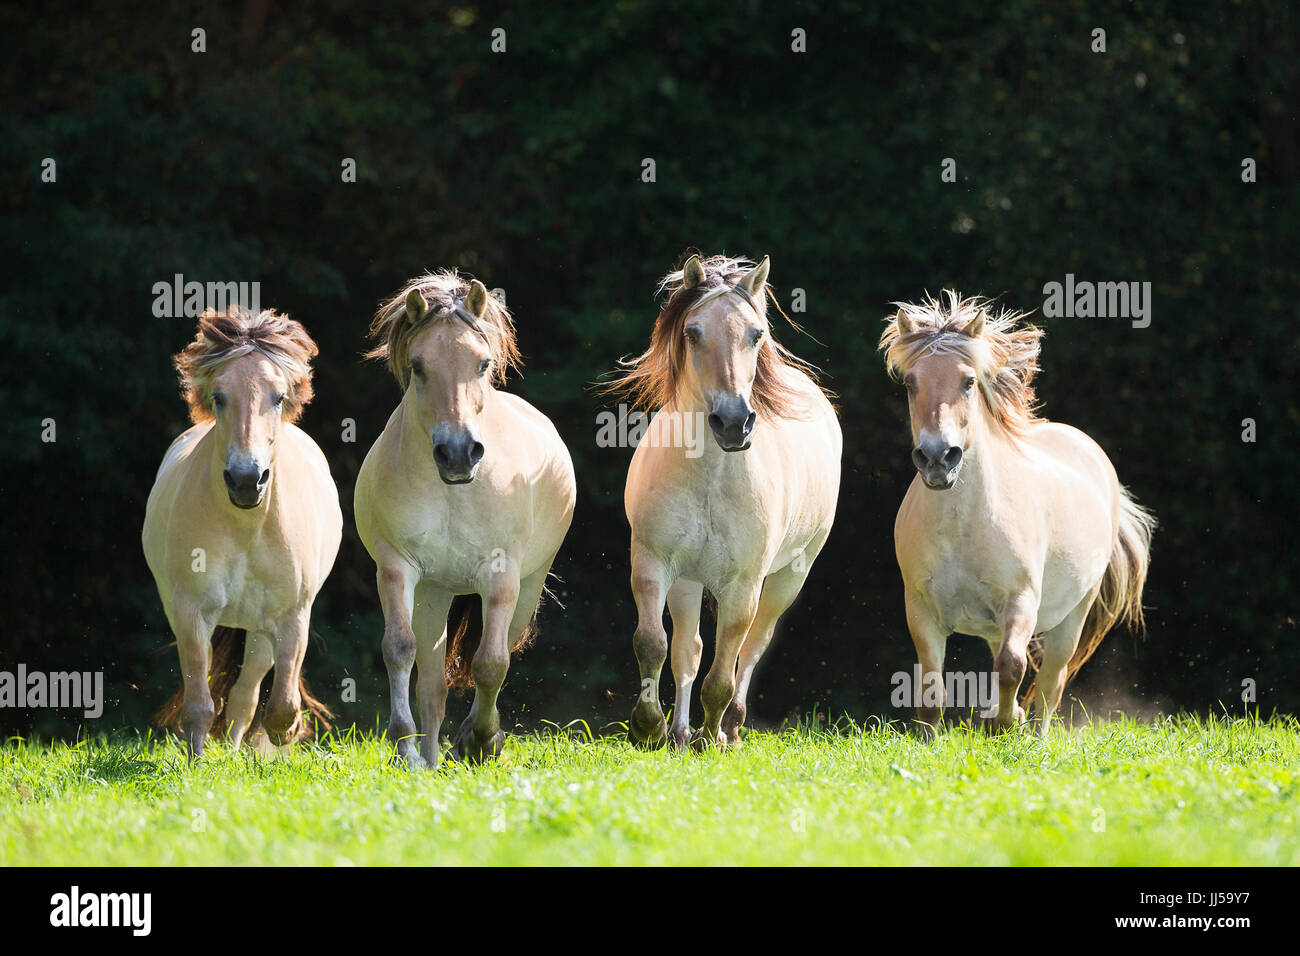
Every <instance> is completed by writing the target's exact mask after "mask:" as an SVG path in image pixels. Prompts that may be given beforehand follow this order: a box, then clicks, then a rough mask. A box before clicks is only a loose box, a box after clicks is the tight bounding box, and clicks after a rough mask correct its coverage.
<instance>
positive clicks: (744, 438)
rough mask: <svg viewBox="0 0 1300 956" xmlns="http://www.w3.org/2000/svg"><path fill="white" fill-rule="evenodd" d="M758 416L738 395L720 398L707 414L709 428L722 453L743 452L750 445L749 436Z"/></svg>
mask: <svg viewBox="0 0 1300 956" xmlns="http://www.w3.org/2000/svg"><path fill="white" fill-rule="evenodd" d="M757 419H758V416H757V415H755V414H754V409H753V408H751V407H750V405H749V402H748V401H746V400H745V399H744V398H743V397H742V396H740V395H733V396H731V397H730V398H720V399H718V400H717V401H715V402H714V403H713V410H712V411H711V412H709V428H711V429H712V430H713V437H714V439H715V440H716V441H717V443H718V447H719V448H721V449H722V450H723V451H744V450H745V449H746V448H748V447H749V445H750V440H749V434H750V432H752V431H753V430H754V423H755V421H757Z"/></svg>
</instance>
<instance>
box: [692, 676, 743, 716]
mask: <svg viewBox="0 0 1300 956" xmlns="http://www.w3.org/2000/svg"><path fill="white" fill-rule="evenodd" d="M735 692H736V684H735V681H733V680H732V679H731V677H730V676H729V675H727V674H723V675H721V676H715V675H713V674H709V675H708V676H707V677H705V678H704V684H703V686H701V687H700V703H701V704H703V705H704V710H705V713H708V714H721V713H723V711H725V709H726V708H727V707H728V706H729V705H730V704H731V698H732V696H733V695H734V694H735Z"/></svg>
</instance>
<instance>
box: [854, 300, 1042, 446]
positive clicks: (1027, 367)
mask: <svg viewBox="0 0 1300 956" xmlns="http://www.w3.org/2000/svg"><path fill="white" fill-rule="evenodd" d="M943 300H944V301H943V302H940V301H938V300H936V299H934V298H931V297H930V296H929V295H927V296H926V297H925V299H924V301H922V302H920V303H912V302H895V303H894V305H896V306H898V309H899V311H898V312H897V313H895V314H894V315H893V316H890V317H889V318H888V319H886V320H885V331H884V333H883V334H882V335H881V336H880V346H879V347H880V349H881V351H883V352H884V353H885V367H886V368H887V369H888V370H889V374H890V375H891V376H893V377H894V378H895V379H901V378H902V377H903V376H904V375H906V374H907V370H908V369H909V368H911V367H912V365H913V364H914V363H915V362H916V361H917V360H918V359H920V358H922V357H923V356H926V355H959V356H961V357H962V358H963V359H964V360H965V361H967V362H969V363H970V364H971V366H972V367H973V368H974V369H975V375H976V380H977V381H978V383H979V388H980V394H981V395H982V396H983V398H984V405H985V407H986V408H987V409H988V410H989V413H990V415H991V417H992V419H993V421H994V422H995V423H996V424H997V425H998V426H1000V427H1001V428H1002V429H1003V430H1004V431H1006V432H1007V433H1008V434H1011V435H1014V436H1021V435H1023V434H1024V433H1025V432H1026V431H1028V429H1029V426H1030V425H1032V424H1033V423H1035V422H1037V421H1041V419H1040V418H1039V417H1038V415H1037V414H1036V409H1037V407H1038V399H1037V396H1035V394H1034V389H1033V384H1032V383H1033V380H1034V376H1035V375H1036V374H1037V373H1038V353H1039V349H1040V340H1041V339H1042V337H1043V332H1042V330H1041V329H1039V328H1036V327H1034V326H1032V325H1026V326H1021V327H1019V328H1017V327H1016V323H1017V322H1018V321H1020V320H1021V319H1022V318H1024V317H1025V316H1026V315H1027V313H1024V312H1013V311H1010V310H1006V309H1001V310H999V311H998V312H997V313H996V314H995V313H994V312H993V311H992V310H991V308H990V303H989V301H988V300H987V299H985V298H982V297H980V296H971V297H970V298H962V297H961V296H960V295H959V294H958V293H956V292H954V291H953V290H951V289H945V290H944V292H943ZM900 315H902V316H905V317H906V319H907V320H908V322H909V324H910V325H911V326H912V330H911V331H904V330H903V329H902V328H900V326H899V316H900ZM981 317H982V319H983V328H982V329H981V330H980V332H979V334H978V335H976V336H972V335H970V334H969V333H968V332H967V329H968V328H969V327H970V325H971V323H972V322H974V321H975V320H976V319H979V318H981Z"/></svg>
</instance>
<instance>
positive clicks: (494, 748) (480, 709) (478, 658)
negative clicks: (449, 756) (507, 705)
mask: <svg viewBox="0 0 1300 956" xmlns="http://www.w3.org/2000/svg"><path fill="white" fill-rule="evenodd" d="M545 579H546V572H545V570H543V571H540V572H538V573H537V574H535V575H533V577H532V578H531V579H529V582H528V590H529V593H530V594H531V595H532V602H531V603H528V602H526V601H525V600H524V599H523V592H524V582H522V581H520V580H519V566H518V565H517V564H516V563H515V562H514V561H507V562H506V564H505V567H504V568H503V569H502V570H500V571H494V572H493V574H492V580H491V582H490V584H489V587H488V589H487V593H486V594H484V595H483V596H482V597H483V637H482V638H481V639H480V641H479V645H478V650H476V651H475V652H474V659H473V661H471V662H470V674H471V675H472V676H473V678H474V703H473V704H471V705H470V710H469V716H468V717H466V718H465V721H464V722H463V723H462V724H461V725H460V730H459V731H458V732H457V734H456V744H455V749H454V754H455V757H456V759H458V760H463V761H465V762H467V763H479V762H482V761H484V760H487V759H489V758H491V757H495V756H496V755H497V754H499V753H501V747H502V745H503V744H504V743H505V732H504V731H502V729H501V717H500V714H499V713H498V711H497V697H498V696H499V695H500V693H501V686H502V685H503V684H504V683H505V681H506V672H507V671H508V670H509V669H510V648H511V646H512V638H514V637H516V636H517V635H522V634H523V631H524V628H525V627H526V626H527V624H528V621H529V620H530V619H531V618H532V614H533V611H534V610H535V609H536V607H537V598H538V597H539V596H540V595H541V590H542V583H543V582H544V581H545ZM520 619H522V622H521V620H520Z"/></svg>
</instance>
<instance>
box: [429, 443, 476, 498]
mask: <svg viewBox="0 0 1300 956" xmlns="http://www.w3.org/2000/svg"><path fill="white" fill-rule="evenodd" d="M483 452H484V448H483V443H482V442H481V441H479V440H478V439H477V438H475V437H474V436H473V435H472V434H471V433H470V432H468V431H463V432H458V433H455V434H444V435H443V436H441V437H435V438H434V439H433V463H434V464H435V465H437V466H438V477H439V478H441V479H442V480H443V482H444V483H445V484H448V485H465V484H469V483H470V482H471V481H473V480H474V476H475V475H477V474H478V466H479V462H481V461H482V460H483Z"/></svg>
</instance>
